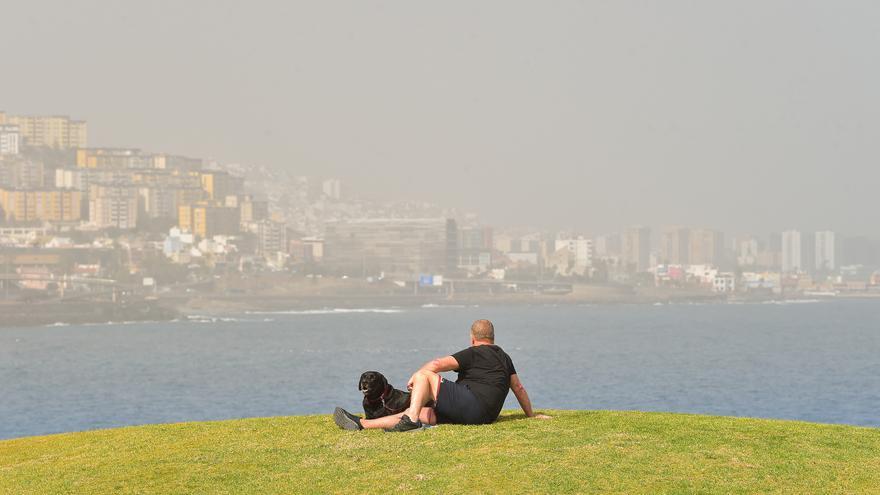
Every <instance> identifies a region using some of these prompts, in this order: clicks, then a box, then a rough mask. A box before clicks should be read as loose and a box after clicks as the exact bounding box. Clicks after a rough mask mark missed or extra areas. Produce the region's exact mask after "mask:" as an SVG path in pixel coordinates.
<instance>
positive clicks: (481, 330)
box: [471, 320, 495, 343]
mask: <svg viewBox="0 0 880 495" xmlns="http://www.w3.org/2000/svg"><path fill="white" fill-rule="evenodd" d="M471 337H472V338H473V339H474V340H478V341H484V342H490V343H495V327H494V326H493V325H492V322H491V321H489V320H477V321H475V322H474V324H473V325H471Z"/></svg>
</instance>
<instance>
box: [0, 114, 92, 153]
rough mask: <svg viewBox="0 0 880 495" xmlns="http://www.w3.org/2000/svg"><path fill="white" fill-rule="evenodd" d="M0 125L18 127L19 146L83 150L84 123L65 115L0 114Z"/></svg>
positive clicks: (85, 128)
mask: <svg viewBox="0 0 880 495" xmlns="http://www.w3.org/2000/svg"><path fill="white" fill-rule="evenodd" d="M0 124H9V125H15V126H18V132H19V133H20V135H21V141H22V142H21V144H22V145H24V146H46V147H49V148H56V149H68V148H85V147H86V146H87V141H88V140H87V133H88V129H87V126H86V123H85V121H82V120H70V117H68V116H66V115H38V116H30V115H8V114H6V113H5V112H0Z"/></svg>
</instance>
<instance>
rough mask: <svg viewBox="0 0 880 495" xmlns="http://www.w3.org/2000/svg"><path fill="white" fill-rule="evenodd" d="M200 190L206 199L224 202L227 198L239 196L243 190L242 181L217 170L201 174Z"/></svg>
mask: <svg viewBox="0 0 880 495" xmlns="http://www.w3.org/2000/svg"><path fill="white" fill-rule="evenodd" d="M201 181H202V189H204V190H205V192H206V193H208V198H209V199H213V200H216V201H225V200H226V197H227V196H230V195H236V194H240V193H241V192H242V190H243V189H244V179H242V178H241V177H236V176H234V175H230V174H229V172H222V171H217V170H211V171H205V172H202V173H201Z"/></svg>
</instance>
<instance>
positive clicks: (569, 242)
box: [554, 236, 593, 268]
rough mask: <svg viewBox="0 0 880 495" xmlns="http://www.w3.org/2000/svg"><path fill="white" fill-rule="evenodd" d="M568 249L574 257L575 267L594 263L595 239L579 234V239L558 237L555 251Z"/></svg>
mask: <svg viewBox="0 0 880 495" xmlns="http://www.w3.org/2000/svg"><path fill="white" fill-rule="evenodd" d="M560 249H567V250H568V251H569V252H570V253H571V254H572V255H573V257H574V262H575V267H577V268H584V267H588V266H590V265H592V263H593V241H592V239H585V238H584V237H583V236H578V237H577V239H556V242H555V245H554V251H559V250H560Z"/></svg>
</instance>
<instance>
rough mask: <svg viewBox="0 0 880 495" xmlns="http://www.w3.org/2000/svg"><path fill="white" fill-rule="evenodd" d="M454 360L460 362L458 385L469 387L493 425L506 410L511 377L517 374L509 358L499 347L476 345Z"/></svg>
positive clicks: (455, 355) (460, 352)
mask: <svg viewBox="0 0 880 495" xmlns="http://www.w3.org/2000/svg"><path fill="white" fill-rule="evenodd" d="M452 357H454V358H455V360H456V361H458V369H457V370H456V371H457V372H458V380H456V383H461V384H464V385H467V387H468V388H469V389H470V390H471V392H473V393H474V395H475V396H476V397H477V399H479V401H480V402H481V403H482V404H483V408H484V409H485V410H486V415H487V416H489V417H490V420H491V421H494V420H495V418H497V417H498V414H499V413H500V412H501V408H502V407H504V399H506V398H507V391H508V390H510V376H511V375H514V374H516V369H515V368H514V367H513V361H512V360H511V359H510V356H508V355H507V353H506V352H504V351H503V350H502V349H501V348H500V347H498V346H497V345H476V346H472V347H468V348H467V349H465V350H463V351H458V352H456V353H455V354H453V355H452Z"/></svg>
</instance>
